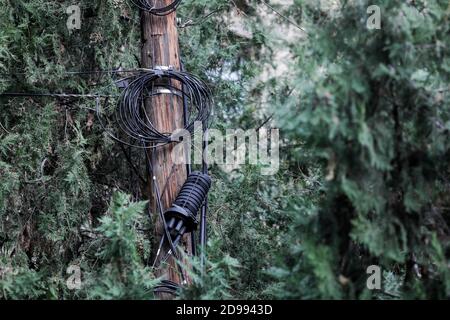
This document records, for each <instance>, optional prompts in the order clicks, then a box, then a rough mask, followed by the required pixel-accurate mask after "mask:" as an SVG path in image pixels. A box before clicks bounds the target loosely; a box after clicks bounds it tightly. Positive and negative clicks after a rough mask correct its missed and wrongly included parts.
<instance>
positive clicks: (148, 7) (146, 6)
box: [131, 0, 181, 16]
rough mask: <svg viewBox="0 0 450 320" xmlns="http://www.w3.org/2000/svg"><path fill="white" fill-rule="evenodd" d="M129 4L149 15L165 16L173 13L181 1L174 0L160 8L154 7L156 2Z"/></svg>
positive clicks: (140, 0) (135, 0)
mask: <svg viewBox="0 0 450 320" xmlns="http://www.w3.org/2000/svg"><path fill="white" fill-rule="evenodd" d="M131 2H133V3H134V4H135V5H136V6H137V7H138V8H139V9H142V10H144V11H148V12H150V13H151V14H154V15H157V16H165V15H168V14H169V13H172V12H174V11H175V10H176V9H177V7H178V5H179V4H180V3H181V0H175V1H173V2H172V3H170V4H169V5H167V6H160V7H157V6H156V3H157V2H158V1H157V0H150V1H149V0H131Z"/></svg>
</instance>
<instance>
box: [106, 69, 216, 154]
mask: <svg viewBox="0 0 450 320" xmlns="http://www.w3.org/2000/svg"><path fill="white" fill-rule="evenodd" d="M123 81H124V83H127V86H126V88H125V89H124V90H123V91H122V93H121V95H120V98H119V100H118V105H117V108H116V112H115V119H116V123H117V126H116V127H119V128H120V129H121V130H122V131H123V132H124V133H125V134H126V135H127V136H129V137H130V138H131V139H132V140H134V141H135V142H134V143H126V142H124V141H122V140H120V139H119V138H118V137H117V136H114V135H112V134H110V135H111V136H112V137H113V138H114V139H115V140H117V141H120V142H122V143H124V144H127V145H132V146H135V147H138V148H142V144H143V143H144V144H145V146H147V147H148V148H151V147H155V146H160V145H164V144H168V143H171V142H177V141H178V140H179V138H177V137H175V136H172V133H170V132H169V133H168V132H160V131H159V130H158V129H157V128H155V127H154V125H153V124H152V122H151V121H149V119H150V118H151V116H150V114H149V112H151V110H148V109H147V108H146V105H145V100H146V99H147V98H151V97H153V96H157V95H161V94H167V93H168V94H172V95H173V96H175V97H177V96H178V97H181V98H185V100H186V101H187V103H188V105H189V109H190V113H189V114H190V115H191V116H190V117H189V119H188V121H187V123H186V124H185V126H184V129H185V130H187V131H189V132H190V133H191V134H192V133H193V132H194V123H195V122H196V121H200V122H203V121H207V120H208V119H209V117H210V115H211V107H212V99H211V92H210V90H209V89H208V87H207V86H206V84H205V83H204V82H203V81H202V80H200V79H199V78H197V77H196V76H194V75H191V74H189V73H187V72H183V71H175V70H172V69H166V70H160V69H157V70H150V69H146V70H141V72H139V73H138V74H137V75H133V76H131V77H128V78H125V79H123ZM150 107H151V108H152V107H153V106H152V104H151V103H150ZM97 113H98V114H99V111H97ZM101 124H102V126H103V127H104V125H103V123H102V122H101Z"/></svg>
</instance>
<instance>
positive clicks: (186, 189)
mask: <svg viewBox="0 0 450 320" xmlns="http://www.w3.org/2000/svg"><path fill="white" fill-rule="evenodd" d="M210 187H211V178H210V177H209V176H208V175H207V174H204V173H201V172H199V171H194V172H192V173H191V174H190V175H189V176H188V177H187V180H186V182H185V183H184V184H183V187H181V190H180V193H179V194H178V196H177V198H176V199H175V202H174V203H173V205H172V207H171V208H169V209H168V210H167V211H166V212H165V213H164V218H165V220H166V222H167V227H168V229H169V231H170V235H171V237H172V239H174V242H178V241H179V240H180V239H181V237H182V236H183V234H185V233H188V232H192V231H193V230H195V229H196V228H197V225H198V221H197V212H198V211H199V209H200V207H201V205H202V204H203V202H204V201H205V199H206V195H207V194H208V191H209V188H210Z"/></svg>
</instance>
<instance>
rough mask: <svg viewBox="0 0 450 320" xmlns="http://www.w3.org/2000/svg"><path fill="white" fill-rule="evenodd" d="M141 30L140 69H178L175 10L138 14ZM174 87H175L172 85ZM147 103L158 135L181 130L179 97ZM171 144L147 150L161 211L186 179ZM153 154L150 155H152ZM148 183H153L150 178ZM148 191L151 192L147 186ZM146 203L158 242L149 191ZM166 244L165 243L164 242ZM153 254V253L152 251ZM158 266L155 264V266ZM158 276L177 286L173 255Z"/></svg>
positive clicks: (159, 229)
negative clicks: (173, 153) (175, 159)
mask: <svg viewBox="0 0 450 320" xmlns="http://www.w3.org/2000/svg"><path fill="white" fill-rule="evenodd" d="M171 2H172V0H162V1H160V2H159V3H160V5H161V6H162V5H169V4H170V3H171ZM141 31H142V34H141V35H142V51H141V59H142V67H143V68H155V67H158V66H167V67H169V66H170V67H172V68H173V69H174V70H180V55H179V45H178V30H177V23H176V11H174V12H172V13H170V14H168V15H166V16H155V15H152V14H151V13H149V12H144V11H142V12H141ZM172 85H175V86H177V85H178V84H174V83H173V84H172ZM151 99H152V100H151V106H150V101H148V102H147V106H146V108H147V112H148V114H149V117H150V121H151V122H152V123H153V125H154V126H155V128H157V129H158V131H160V132H173V131H174V130H175V129H179V128H183V101H182V99H180V97H178V96H176V95H172V94H160V95H157V96H154V97H153V98H151ZM173 148H174V145H173V144H169V145H165V146H162V147H159V148H157V149H155V150H154V151H149V153H150V154H149V155H150V159H151V161H152V167H153V175H154V177H155V179H156V183H158V187H159V191H160V193H161V200H162V205H163V208H164V209H167V208H169V207H170V206H171V204H172V202H173V201H174V200H175V198H176V196H177V195H178V192H179V190H180V189H181V186H182V185H183V183H184V182H185V180H186V174H187V173H186V166H185V165H182V164H175V163H174V162H173V159H172V155H171V154H172V151H173ZM152 153H154V154H152ZM149 181H152V182H151V183H153V177H150V179H149ZM149 190H153V188H152V187H151V186H149ZM149 192H150V193H151V194H150V201H151V204H152V207H153V211H152V212H153V213H155V214H154V217H155V218H154V219H153V220H154V221H155V223H156V224H155V225H156V228H155V237H156V239H157V240H158V241H157V242H159V240H160V238H161V237H162V235H163V232H164V231H163V224H162V221H160V219H159V217H158V215H157V212H158V211H157V206H156V195H155V194H154V192H153V191H149ZM166 244H167V242H166ZM181 246H183V247H184V248H185V252H187V253H189V254H190V253H191V252H192V243H191V238H190V235H189V234H187V235H185V236H184V238H183V243H181ZM168 250H169V249H168V246H167V245H166V246H165V247H164V248H163V254H161V255H160V258H161V257H162V256H164V255H165V253H166V252H167V251H168ZM155 251H156V250H155ZM157 265H158V264H157ZM158 275H159V276H164V277H165V279H167V280H171V281H174V282H176V283H178V284H181V283H182V281H181V279H182V278H181V276H180V273H179V270H178V268H177V267H176V263H175V260H174V258H173V255H172V256H171V257H170V259H169V260H168V261H167V265H166V264H164V265H161V266H160V268H159V269H158ZM185 278H186V280H187V282H189V278H188V277H187V275H186V273H185ZM160 297H161V298H163V299H167V298H170V296H168V295H166V294H161V296H160Z"/></svg>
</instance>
